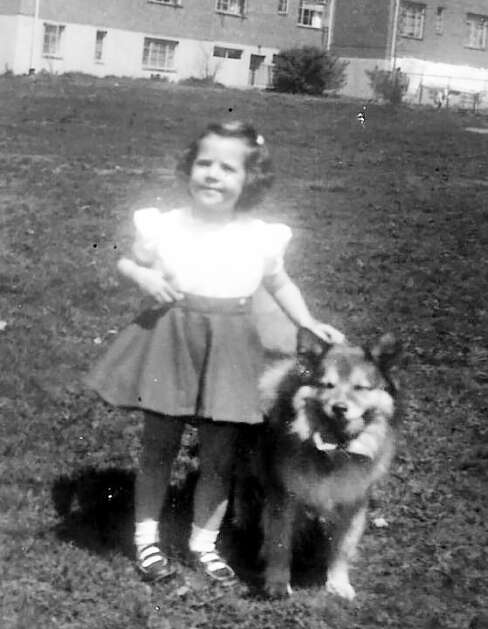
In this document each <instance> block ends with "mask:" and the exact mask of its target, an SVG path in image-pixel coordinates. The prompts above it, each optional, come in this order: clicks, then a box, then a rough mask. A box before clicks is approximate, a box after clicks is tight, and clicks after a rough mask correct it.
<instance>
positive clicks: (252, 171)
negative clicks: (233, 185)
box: [176, 121, 274, 212]
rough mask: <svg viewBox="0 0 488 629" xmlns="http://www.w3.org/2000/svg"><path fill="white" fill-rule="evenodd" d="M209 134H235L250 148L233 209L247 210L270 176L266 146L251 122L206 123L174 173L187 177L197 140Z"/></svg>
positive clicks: (263, 191)
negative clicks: (244, 176)
mask: <svg viewBox="0 0 488 629" xmlns="http://www.w3.org/2000/svg"><path fill="white" fill-rule="evenodd" d="M209 135H218V136H221V137H223V138H239V139H241V140H243V141H244V142H246V144H247V145H248V146H249V149H250V150H249V152H248V154H247V156H246V161H245V164H244V166H245V169H246V178H245V181H244V186H243V188H242V192H241V196H240V197H239V199H238V201H237V203H236V211H238V212H246V211H248V210H250V209H251V208H253V207H254V206H256V205H258V204H259V203H260V202H261V201H262V199H263V198H264V196H265V194H266V191H267V190H268V189H269V188H270V187H271V185H272V183H273V180H274V172H273V166H272V163H271V158H270V155H269V151H268V147H267V146H266V143H265V141H264V138H263V136H262V135H260V134H259V133H258V132H257V131H256V129H255V128H254V127H253V126H252V125H250V124H246V123H244V122H239V121H234V122H223V123H212V124H209V125H208V126H207V128H206V129H205V130H204V131H203V133H202V134H201V135H200V136H199V137H198V138H197V139H196V140H195V141H194V142H192V143H191V144H190V146H189V147H188V148H187V149H186V151H185V152H184V153H183V155H182V156H181V158H180V160H179V162H178V164H177V166H176V173H177V174H178V175H180V176H181V177H182V179H183V180H184V181H188V179H189V177H190V175H191V170H192V168H193V163H194V161H195V159H196V157H197V155H198V151H199V149H200V143H201V141H202V140H203V139H204V138H206V137H208V136H209Z"/></svg>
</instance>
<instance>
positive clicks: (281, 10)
mask: <svg viewBox="0 0 488 629" xmlns="http://www.w3.org/2000/svg"><path fill="white" fill-rule="evenodd" d="M289 9H290V7H289V6H288V0H278V15H288V11H289Z"/></svg>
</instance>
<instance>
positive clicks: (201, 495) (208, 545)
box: [190, 421, 239, 581]
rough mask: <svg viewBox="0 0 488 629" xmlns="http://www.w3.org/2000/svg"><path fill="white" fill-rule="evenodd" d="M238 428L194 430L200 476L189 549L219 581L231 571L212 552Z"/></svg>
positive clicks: (224, 507)
mask: <svg viewBox="0 0 488 629" xmlns="http://www.w3.org/2000/svg"><path fill="white" fill-rule="evenodd" d="M238 431H239V426H238V425H237V424H231V423H224V422H221V423H213V422H210V421H209V422H202V423H201V424H200V426H199V428H198V436H199V456H200V476H199V479H198V482H197V486H196V488H195V496H194V503H193V524H192V534H191V537H190V550H191V551H193V552H194V553H196V554H197V555H198V556H199V559H200V561H201V562H202V563H203V564H204V565H205V567H206V571H207V574H209V575H210V576H212V577H214V578H215V579H217V580H219V581H229V580H231V579H233V577H234V573H233V571H232V569H231V568H230V567H229V566H227V565H226V564H225V562H223V561H222V559H221V557H220V556H219V555H218V554H216V552H215V543H216V541H217V536H218V534H219V529H220V525H221V524H222V520H223V519H224V516H225V512H226V510H227V505H228V500H229V490H230V484H231V475H232V465H233V462H234V453H235V446H236V438H237V435H238Z"/></svg>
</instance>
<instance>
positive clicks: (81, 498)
mask: <svg viewBox="0 0 488 629" xmlns="http://www.w3.org/2000/svg"><path fill="white" fill-rule="evenodd" d="M197 477H198V473H197V472H191V473H189V474H188V475H187V477H186V479H185V481H184V482H183V483H182V484H180V485H178V486H171V487H170V489H169V492H168V499H167V502H166V505H165V507H164V509H163V512H162V515H161V519H160V522H161V524H160V533H161V540H162V546H163V549H164V550H165V551H166V552H167V553H168V554H169V555H170V556H171V557H173V558H174V559H177V560H179V561H181V562H182V563H187V562H188V550H187V548H188V539H189V536H190V529H191V520H192V501H193V491H194V487H195V483H196V479H197ZM134 480H135V473H134V472H133V471H130V470H123V469H118V468H108V469H102V470H100V469H95V468H85V469H82V470H81V471H79V472H78V473H76V474H75V475H73V476H72V477H69V476H60V477H59V478H58V479H56V481H55V482H54V484H53V487H52V490H51V495H52V500H53V503H54V506H55V509H56V512H57V514H58V516H59V518H60V521H59V523H58V524H57V526H56V528H55V533H56V535H57V536H58V537H59V539H61V540H62V541H65V542H71V543H73V544H75V545H76V546H78V547H80V548H85V549H87V550H90V551H91V552H95V553H97V554H100V555H105V554H107V553H110V552H113V551H118V552H121V553H122V554H124V555H125V556H126V557H128V558H130V559H134V556H135V552H134V551H135V549H134V545H133V533H134ZM261 541H262V536H261V531H260V526H259V514H256V517H255V518H254V519H253V521H252V522H250V523H248V525H247V526H246V528H245V529H244V530H242V529H237V528H236V527H235V526H233V524H232V517H231V516H229V517H228V518H226V520H225V522H224V525H223V527H222V535H221V541H220V546H221V549H222V552H223V554H224V555H225V556H226V557H227V559H228V560H229V563H230V564H231V565H232V567H233V568H234V570H235V571H236V574H237V575H238V577H239V578H240V580H241V581H242V582H244V583H247V584H248V585H249V586H250V587H251V589H252V590H256V591H258V590H259V589H260V587H261V585H262V576H261V575H262V568H263V565H262V561H261V560H260V557H259V548H260V546H261ZM323 548H324V539H323V534H322V532H321V531H320V529H319V527H314V526H313V524H311V523H310V522H309V523H308V524H307V527H306V534H304V533H303V531H302V532H301V534H300V535H299V536H297V539H296V540H295V544H294V549H295V550H294V553H293V564H292V565H293V570H292V572H293V582H294V584H295V585H296V586H298V587H308V586H314V585H318V584H319V583H323V582H324V580H325V570H326V557H325V553H324V552H322V549H323ZM318 551H320V552H318Z"/></svg>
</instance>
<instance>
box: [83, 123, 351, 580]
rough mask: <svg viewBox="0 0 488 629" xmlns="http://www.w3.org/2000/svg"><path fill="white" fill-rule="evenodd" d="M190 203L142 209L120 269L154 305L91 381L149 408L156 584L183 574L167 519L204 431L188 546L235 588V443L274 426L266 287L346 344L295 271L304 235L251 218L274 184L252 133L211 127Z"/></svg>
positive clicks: (149, 500)
mask: <svg viewBox="0 0 488 629" xmlns="http://www.w3.org/2000/svg"><path fill="white" fill-rule="evenodd" d="M178 172H179V173H180V174H181V175H182V176H183V177H184V179H185V181H186V182H187V186H188V191H189V196H190V202H189V204H188V205H187V206H186V207H183V208H180V209H175V210H172V211H169V212H165V213H162V212H160V211H159V210H158V209H156V208H145V209H141V210H138V211H136V212H135V214H134V224H135V231H136V234H135V242H134V246H133V256H132V258H131V259H129V258H122V259H121V260H120V261H119V263H118V268H119V271H120V272H121V273H122V275H124V276H125V277H126V278H128V279H129V280H131V281H132V282H134V283H135V284H137V285H138V286H139V287H140V289H141V290H142V291H143V292H144V293H146V294H148V295H150V296H151V297H152V298H153V299H154V307H153V308H150V309H149V310H146V311H144V312H143V313H142V314H141V315H140V316H139V317H137V318H136V319H135V321H134V322H133V323H132V324H130V325H129V326H128V327H127V328H126V329H125V330H123V331H122V332H121V333H120V335H119V336H118V338H117V339H116V340H115V342H114V344H113V345H112V346H111V347H110V348H109V350H108V352H107V353H106V355H105V356H103V357H102V359H101V361H100V362H99V363H98V365H97V366H96V367H95V368H94V369H93V371H92V372H91V373H90V375H89V376H88V379H87V382H88V384H89V385H90V386H91V387H93V388H94V389H95V390H96V391H98V393H99V394H100V395H101V396H102V397H103V398H104V399H105V400H106V401H108V402H109V403H111V404H113V405H116V406H123V407H129V408H140V409H142V410H143V412H144V431H143V437H142V455H141V461H140V470H139V473H138V475H137V478H136V494H135V520H136V521H135V546H136V551H137V567H138V569H139V571H140V573H141V575H142V577H143V578H144V579H145V580H148V581H157V580H160V579H165V578H167V577H170V576H171V575H173V573H174V572H175V570H174V567H173V565H172V563H171V561H170V559H169V558H168V557H167V556H166V555H165V554H164V552H163V550H162V548H161V545H160V540H159V516H160V513H161V509H162V506H163V503H164V500H165V497H166V493H167V489H168V484H169V480H170V473H171V468H172V464H173V461H174V459H175V457H176V455H177V453H178V450H179V446H180V440H181V436H182V433H183V429H184V426H185V423H186V422H191V423H192V424H194V425H195V426H196V427H197V429H198V437H199V444H200V449H199V455H200V475H199V479H198V482H197V485H196V489H195V496H194V510H193V524H192V532H191V537H190V541H189V548H190V551H191V554H192V556H193V558H194V563H195V567H196V568H197V569H199V570H200V571H202V572H203V573H204V574H205V575H206V576H207V577H208V578H209V579H212V580H214V581H218V582H220V583H223V584H226V585H228V584H231V583H233V582H234V581H235V575H234V572H233V570H232V568H231V567H230V566H229V564H228V563H227V562H226V560H225V559H224V558H223V557H222V556H221V555H220V553H219V552H218V551H217V549H216V541H217V536H218V534H219V529H220V526H221V524H222V520H223V518H224V515H225V512H226V509H227V504H228V493H229V486H230V482H231V469H232V464H233V457H234V451H235V445H236V437H237V435H238V433H239V429H240V427H242V425H243V424H257V423H261V422H262V421H263V418H262V412H261V408H260V400H259V396H258V389H257V381H258V377H259V375H260V372H261V369H262V363H263V347H262V344H261V342H260V339H259V337H258V334H257V333H256V327H255V322H254V318H253V314H252V312H251V306H252V297H253V294H254V293H255V291H256V290H257V289H258V287H259V286H264V287H265V289H266V290H267V292H268V293H269V294H270V295H271V296H272V297H273V299H274V300H275V302H276V303H277V304H279V306H280V307H281V308H282V309H283V310H284V311H285V312H286V314H287V315H288V316H289V318H290V319H291V320H292V321H293V322H294V323H295V324H296V325H297V326H303V327H305V328H309V329H311V330H312V331H313V332H315V334H317V335H318V336H320V337H321V338H323V339H325V340H329V341H331V342H340V341H342V340H343V338H344V337H343V335H342V334H341V333H340V332H338V331H337V330H336V329H334V328H333V327H332V326H330V325H327V324H325V323H320V322H319V321H316V320H315V319H314V318H313V317H312V316H311V314H310V312H309V310H308V308H307V306H306V304H305V302H304V300H303V297H302V295H301V293H300V291H299V290H298V288H297V287H296V286H295V284H294V283H293V282H292V281H291V279H290V278H289V276H288V275H287V273H286V271H285V268H284V263H283V255H284V252H285V249H286V247H287V244H288V242H289V240H290V237H291V230H290V228H289V227H288V226H286V225H283V224H277V223H276V224H272V223H266V222H264V221H262V220H258V219H256V218H253V217H252V216H250V214H249V210H251V209H252V208H253V207H255V206H256V205H257V204H258V203H259V202H260V201H261V199H262V198H263V196H264V194H265V192H266V190H267V189H268V188H269V187H270V185H271V182H272V167H271V160H270V157H269V152H268V148H267V146H266V143H265V141H264V139H263V137H262V136H261V135H259V134H258V133H257V132H256V131H255V129H254V128H253V127H251V126H250V125H247V124H243V123H240V122H232V123H225V124H212V125H210V126H208V127H207V129H206V130H205V131H204V132H203V134H202V135H201V136H200V137H198V138H197V139H196V140H195V142H193V143H192V144H191V146H190V147H189V149H188V150H187V152H186V153H185V155H184V157H183V159H182V161H181V163H180V164H179V166H178Z"/></svg>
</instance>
